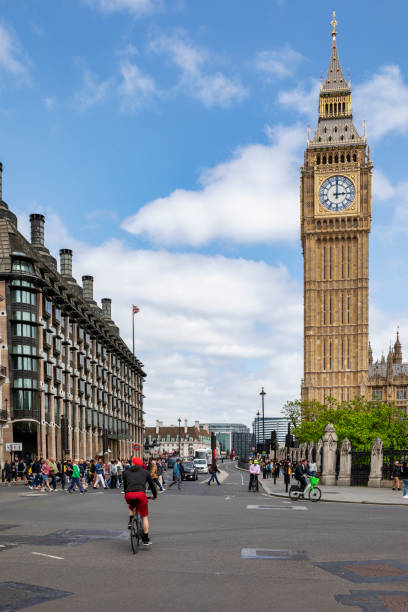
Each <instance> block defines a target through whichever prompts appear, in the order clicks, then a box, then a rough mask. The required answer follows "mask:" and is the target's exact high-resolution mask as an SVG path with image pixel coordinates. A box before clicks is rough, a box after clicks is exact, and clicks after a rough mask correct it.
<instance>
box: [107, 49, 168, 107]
mask: <svg viewBox="0 0 408 612" xmlns="http://www.w3.org/2000/svg"><path fill="white" fill-rule="evenodd" d="M120 73H121V77H122V81H121V83H120V85H119V86H118V89H117V92H118V95H119V97H120V98H121V100H122V102H121V108H122V110H136V109H137V108H139V107H140V106H142V105H143V104H144V103H146V102H147V101H149V100H151V99H152V97H153V96H156V95H158V94H159V91H158V89H157V88H156V84H155V82H154V79H153V78H152V77H151V76H149V75H148V74H145V73H143V72H142V71H141V70H140V68H139V67H138V66H137V65H136V64H135V63H132V62H130V61H125V62H123V63H122V65H121V67H120Z"/></svg>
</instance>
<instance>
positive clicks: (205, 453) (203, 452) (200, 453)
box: [194, 448, 211, 463]
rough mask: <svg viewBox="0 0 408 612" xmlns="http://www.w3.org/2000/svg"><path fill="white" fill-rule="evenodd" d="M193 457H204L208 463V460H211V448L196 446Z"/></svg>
mask: <svg viewBox="0 0 408 612" xmlns="http://www.w3.org/2000/svg"><path fill="white" fill-rule="evenodd" d="M194 459H206V460H207V463H208V461H211V449H209V448H197V450H196V451H194Z"/></svg>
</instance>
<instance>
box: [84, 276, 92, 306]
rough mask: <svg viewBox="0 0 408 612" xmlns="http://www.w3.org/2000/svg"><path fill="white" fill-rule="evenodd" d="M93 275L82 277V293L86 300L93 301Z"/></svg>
mask: <svg viewBox="0 0 408 612" xmlns="http://www.w3.org/2000/svg"><path fill="white" fill-rule="evenodd" d="M93 282H94V277H93V276H83V277H82V295H83V296H84V300H86V301H87V302H93Z"/></svg>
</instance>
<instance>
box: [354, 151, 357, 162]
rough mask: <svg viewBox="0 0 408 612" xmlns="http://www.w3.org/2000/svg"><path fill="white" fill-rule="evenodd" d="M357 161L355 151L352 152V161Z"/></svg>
mask: <svg viewBox="0 0 408 612" xmlns="http://www.w3.org/2000/svg"><path fill="white" fill-rule="evenodd" d="M356 161H357V155H356V154H355V153H353V162H356Z"/></svg>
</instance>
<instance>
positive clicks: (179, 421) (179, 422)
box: [178, 417, 181, 458]
mask: <svg viewBox="0 0 408 612" xmlns="http://www.w3.org/2000/svg"><path fill="white" fill-rule="evenodd" d="M178 424H179V457H180V458H181V419H180V417H179V418H178Z"/></svg>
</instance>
